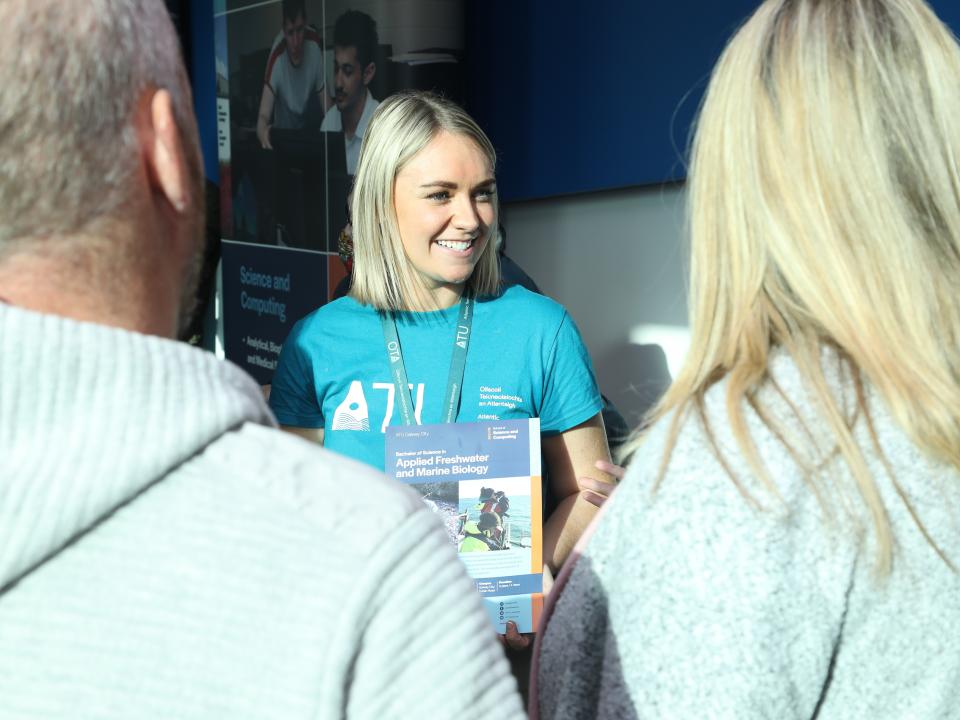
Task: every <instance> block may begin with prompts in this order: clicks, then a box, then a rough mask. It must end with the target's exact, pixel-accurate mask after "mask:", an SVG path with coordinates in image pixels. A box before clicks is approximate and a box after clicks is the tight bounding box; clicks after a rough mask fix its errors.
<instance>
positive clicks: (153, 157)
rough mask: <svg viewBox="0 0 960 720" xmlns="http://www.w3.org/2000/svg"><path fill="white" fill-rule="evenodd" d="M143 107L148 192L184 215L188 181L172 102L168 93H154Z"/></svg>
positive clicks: (186, 203)
mask: <svg viewBox="0 0 960 720" xmlns="http://www.w3.org/2000/svg"><path fill="white" fill-rule="evenodd" d="M146 104H147V106H146V108H145V111H144V113H143V116H142V122H143V123H144V124H145V125H146V127H145V128H142V130H143V131H144V132H143V136H142V142H143V149H144V159H145V162H146V164H147V177H148V179H149V182H150V186H151V190H153V192H155V193H159V194H160V195H162V196H163V197H165V198H166V200H167V202H169V203H170V205H171V206H172V207H173V208H174V210H176V211H177V212H178V213H183V212H184V211H186V210H187V206H188V205H189V202H190V187H189V184H190V180H189V173H188V172H187V161H186V155H185V153H184V147H183V143H182V142H181V138H180V129H179V127H178V126H177V120H176V115H175V114H174V111H173V98H172V97H171V96H170V93H169V92H168V91H167V90H156V91H154V92H153V94H152V96H150V97H149V98H148V99H147V101H146Z"/></svg>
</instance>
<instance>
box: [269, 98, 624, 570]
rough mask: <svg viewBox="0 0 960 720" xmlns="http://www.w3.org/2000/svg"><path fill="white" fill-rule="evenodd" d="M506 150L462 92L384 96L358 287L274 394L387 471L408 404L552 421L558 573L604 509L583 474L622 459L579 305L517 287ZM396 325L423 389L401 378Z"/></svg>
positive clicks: (370, 132) (277, 408)
mask: <svg viewBox="0 0 960 720" xmlns="http://www.w3.org/2000/svg"><path fill="white" fill-rule="evenodd" d="M495 160H496V156H495V152H494V150H493V147H492V146H491V144H490V141H489V140H488V139H487V137H486V135H484V133H483V131H482V130H481V129H480V128H479V127H478V126H477V125H476V123H474V121H473V120H472V119H471V118H470V117H469V116H468V115H467V114H466V113H465V112H464V111H463V110H462V109H460V108H459V107H458V106H457V105H455V104H454V103H452V102H450V101H448V100H445V99H443V98H440V97H437V96H434V95H431V94H427V93H415V92H414V93H401V94H398V95H395V96H392V97H390V98H389V99H388V100H386V101H384V102H383V103H382V104H381V106H380V107H379V108H378V109H377V112H376V114H375V115H374V117H373V119H372V120H371V122H370V126H369V127H368V129H367V134H366V135H365V137H364V142H363V148H362V150H361V153H360V161H359V167H358V171H357V176H356V183H355V186H354V192H353V201H352V217H353V234H354V269H353V283H352V286H351V288H350V293H349V295H348V296H347V297H345V298H341V299H340V300H337V301H334V302H332V303H330V304H328V305H326V306H324V307H322V308H320V309H319V310H317V311H316V312H314V313H313V314H311V315H309V316H307V317H306V318H304V319H303V320H302V321H301V322H299V323H298V324H297V325H296V327H295V328H294V329H293V331H292V332H291V334H290V337H289V338H288V339H287V341H286V342H285V344H284V347H283V352H282V354H281V357H280V364H279V367H278V369H277V373H276V376H275V377H274V380H273V388H272V391H271V397H270V404H271V406H272V408H273V410H274V412H275V413H276V415H277V418H278V419H279V421H280V423H281V424H282V425H283V426H285V427H286V428H287V429H289V430H291V431H293V432H297V433H299V434H302V435H305V436H306V437H309V438H311V439H313V440H316V441H317V442H321V443H323V444H324V445H325V446H327V447H329V448H330V449H332V450H335V451H337V452H340V453H343V454H345V455H349V456H351V457H354V458H356V459H358V460H361V461H362V462H365V463H367V464H369V465H372V466H374V467H377V468H380V469H382V468H383V465H384V431H385V430H386V428H387V427H388V426H390V425H398V424H401V422H403V421H404V415H405V414H406V415H409V417H408V418H406V420H407V421H409V422H414V423H420V422H422V423H437V422H442V421H459V422H471V421H477V420H484V419H497V418H501V419H503V418H526V417H539V418H540V423H541V431H542V432H543V444H542V445H543V454H544V458H545V460H546V464H547V469H548V474H549V480H550V486H549V488H548V491H549V493H550V494H552V496H553V497H554V498H555V500H556V509H555V510H554V512H553V513H552V515H551V516H550V517H549V519H548V520H547V523H546V527H545V528H544V559H545V561H546V562H547V564H548V565H549V566H550V567H552V568H558V567H559V566H560V565H561V564H562V562H563V560H564V558H565V557H566V555H567V553H568V552H569V550H570V549H571V548H572V546H573V544H574V543H575V542H576V540H577V538H578V537H579V535H580V532H581V531H582V529H583V527H585V526H586V524H587V523H588V522H589V520H590V519H591V518H592V515H593V512H594V508H593V506H592V505H590V504H589V503H587V502H585V501H584V500H583V499H581V498H579V497H578V492H579V487H578V485H577V477H578V476H579V475H584V474H586V475H593V476H594V478H599V479H600V480H603V479H605V476H603V475H602V474H600V473H597V472H596V471H594V470H593V463H594V462H595V461H597V460H598V459H600V460H602V459H608V451H607V449H606V439H605V437H604V430H603V422H602V419H601V417H600V409H601V400H600V394H599V392H598V390H597V385H596V382H595V380H594V376H593V371H592V368H591V364H590V359H589V357H588V355H587V351H586V349H585V347H584V345H583V342H582V341H581V339H580V336H579V334H578V332H577V329H576V327H575V326H574V324H573V321H572V320H571V319H570V317H569V315H567V313H566V312H565V311H564V309H563V308H562V307H561V306H559V305H557V304H556V303H555V302H553V301H551V300H549V299H547V298H545V297H543V296H540V295H536V294H534V293H531V292H529V291H527V290H525V289H524V288H522V287H511V288H509V289H507V290H505V291H502V292H501V289H500V278H499V269H498V263H497V256H496V248H495V247H494V243H493V238H492V234H493V232H494V230H495V228H496V227H497V194H496V179H495V177H494V167H495ZM465 312H466V313H468V314H469V315H472V317H473V324H472V330H471V331H470V334H469V343H468V344H467V347H466V352H465V367H464V368H463V380H462V383H461V384H460V387H461V388H462V389H461V390H460V392H459V395H458V394H457V393H456V392H454V393H453V394H452V395H451V394H450V393H448V390H449V387H450V383H449V382H448V378H450V377H451V365H452V364H455V361H456V358H457V352H455V350H456V349H457V348H459V345H458V344H457V343H456V342H455V341H457V340H458V338H457V337H456V328H457V325H458V323H459V320H458V318H462V317H463V313H465ZM390 323H392V324H393V326H394V327H395V328H396V330H395V331H396V333H397V336H396V339H397V340H398V341H399V346H400V354H399V357H401V358H402V365H403V367H404V368H405V370H406V374H407V378H408V380H407V382H406V383H401V384H403V385H407V384H409V387H410V390H409V391H407V392H402V391H400V390H399V389H398V387H397V386H398V383H395V382H394V379H393V375H392V373H391V367H392V366H395V365H396V364H397V363H395V362H391V360H392V358H391V354H390V353H389V352H388V349H387V342H386V336H385V334H384V333H385V330H386V329H387V328H388V326H389V324H390ZM459 339H462V338H459ZM459 349H460V350H463V348H459ZM404 405H406V406H407V407H406V409H404ZM354 490H355V491H357V492H362V488H355V489H354Z"/></svg>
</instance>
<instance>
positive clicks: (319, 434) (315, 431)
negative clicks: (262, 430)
mask: <svg viewBox="0 0 960 720" xmlns="http://www.w3.org/2000/svg"><path fill="white" fill-rule="evenodd" d="M280 429H281V430H283V431H284V432H288V433H292V434H294V435H299V436H300V437H302V438H306V439H307V440H310V441H311V442H315V443H318V444H320V445H323V428H305V427H294V426H293V425H281V426H280Z"/></svg>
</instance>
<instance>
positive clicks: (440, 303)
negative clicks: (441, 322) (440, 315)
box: [409, 283, 465, 312]
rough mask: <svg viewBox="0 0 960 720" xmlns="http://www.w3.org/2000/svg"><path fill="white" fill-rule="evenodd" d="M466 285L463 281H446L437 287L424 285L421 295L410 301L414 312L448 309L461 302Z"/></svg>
mask: <svg viewBox="0 0 960 720" xmlns="http://www.w3.org/2000/svg"><path fill="white" fill-rule="evenodd" d="M464 287H465V285H464V284H463V283H460V284H453V283H444V284H442V285H438V286H436V287H424V288H422V292H421V293H420V297H418V298H415V299H414V302H412V303H410V308H409V309H410V310H411V311H412V312H430V311H431V310H446V309H447V308H452V307H453V306H454V305H456V304H457V303H459V302H460V297H461V296H462V295H463V290H464Z"/></svg>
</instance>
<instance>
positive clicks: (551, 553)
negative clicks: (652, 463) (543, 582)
mask: <svg viewBox="0 0 960 720" xmlns="http://www.w3.org/2000/svg"><path fill="white" fill-rule="evenodd" d="M542 447H543V457H544V460H545V461H546V465H547V470H548V472H549V480H550V486H551V488H552V489H553V492H554V495H555V496H556V498H557V500H558V503H557V507H556V509H555V510H554V511H553V514H551V515H550V518H549V519H548V520H547V522H546V524H545V525H544V527H543V560H544V562H545V563H546V564H547V565H548V566H549V567H550V569H551V570H553V571H554V574H556V573H557V572H558V571H559V570H560V567H561V566H562V565H563V562H564V560H566V559H567V555H569V554H570V551H571V550H573V546H574V545H576V543H577V540H579V539H580V535H582V534H583V531H584V530H586V528H587V525H589V524H590V521H591V520H592V519H593V516H594V515H595V514H596V513H597V508H596V507H595V506H594V505H593V504H591V503H589V502H587V500H585V499H584V498H583V497H582V495H581V487H580V484H579V482H578V481H577V478H580V477H591V478H594V479H595V480H600V481H604V482H608V483H613V482H614V480H613V478H612V477H611V476H610V475H608V474H606V473H602V472H600V471H599V470H598V469H597V468H596V466H595V463H596V462H597V461H598V460H602V461H604V462H610V450H609V449H608V448H607V436H606V433H605V432H604V429H603V417H602V416H601V415H600V413H597V414H596V415H594V416H593V417H592V418H590V419H589V420H587V421H586V422H583V423H580V424H579V425H577V426H576V427H572V428H570V429H569V430H566V431H564V432H562V433H560V434H559V435H555V436H553V437H547V438H544V439H543V443H542Z"/></svg>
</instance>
